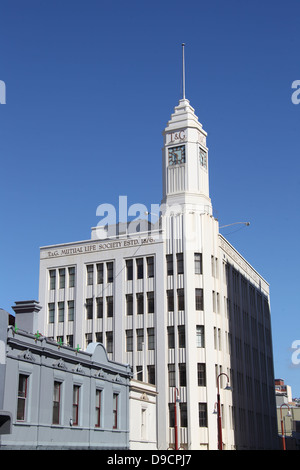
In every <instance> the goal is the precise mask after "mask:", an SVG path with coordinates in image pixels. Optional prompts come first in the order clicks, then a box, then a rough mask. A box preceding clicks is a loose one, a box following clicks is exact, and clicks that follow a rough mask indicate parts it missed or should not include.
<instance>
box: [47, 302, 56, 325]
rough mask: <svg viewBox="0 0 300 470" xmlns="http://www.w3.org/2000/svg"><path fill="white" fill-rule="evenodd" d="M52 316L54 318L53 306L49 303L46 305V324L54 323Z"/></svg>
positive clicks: (52, 303)
mask: <svg viewBox="0 0 300 470" xmlns="http://www.w3.org/2000/svg"><path fill="white" fill-rule="evenodd" d="M54 316H55V304H54V302H51V303H50V304H48V322H49V323H54Z"/></svg>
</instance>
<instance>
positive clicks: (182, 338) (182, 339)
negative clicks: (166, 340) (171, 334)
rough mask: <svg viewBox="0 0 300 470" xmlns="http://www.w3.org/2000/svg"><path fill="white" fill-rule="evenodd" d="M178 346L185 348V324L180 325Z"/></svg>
mask: <svg viewBox="0 0 300 470" xmlns="http://www.w3.org/2000/svg"><path fill="white" fill-rule="evenodd" d="M178 346H179V348H185V326H184V325H180V326H178Z"/></svg>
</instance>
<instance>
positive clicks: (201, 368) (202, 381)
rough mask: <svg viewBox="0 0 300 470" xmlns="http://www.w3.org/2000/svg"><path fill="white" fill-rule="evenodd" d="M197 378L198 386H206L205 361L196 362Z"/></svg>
mask: <svg viewBox="0 0 300 470" xmlns="http://www.w3.org/2000/svg"><path fill="white" fill-rule="evenodd" d="M197 378H198V386H199V387H206V366H205V363H202V362H198V364H197Z"/></svg>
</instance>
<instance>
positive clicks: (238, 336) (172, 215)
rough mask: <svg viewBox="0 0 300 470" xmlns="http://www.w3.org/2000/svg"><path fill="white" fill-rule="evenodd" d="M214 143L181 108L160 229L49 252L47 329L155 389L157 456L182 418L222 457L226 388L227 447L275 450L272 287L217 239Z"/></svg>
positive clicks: (194, 436)
mask: <svg viewBox="0 0 300 470" xmlns="http://www.w3.org/2000/svg"><path fill="white" fill-rule="evenodd" d="M206 136H207V134H206V132H205V131H204V130H203V128H202V125H201V124H200V123H199V121H198V118H197V116H196V115H195V113H194V109H193V108H192V107H191V106H190V103H189V101H188V100H186V99H182V100H180V101H179V105H178V106H177V107H176V108H175V111H174V113H173V114H172V116H171V119H170V121H169V122H168V124H167V126H166V128H165V131H164V147H163V156H162V157H163V158H162V168H163V198H162V204H161V206H160V219H159V222H158V223H157V224H156V225H153V224H148V223H147V222H145V221H144V225H143V223H141V224H140V225H138V224H137V223H135V224H128V225H126V224H120V225H117V226H116V227H108V229H107V230H106V229H105V228H103V227H102V228H99V227H95V228H94V229H92V236H91V239H90V240H87V241H80V242H74V243H68V244H64V245H53V246H48V247H43V248H41V252H40V291H39V302H40V304H41V305H42V307H43V309H42V311H41V313H40V314H39V318H40V319H41V320H40V321H39V324H38V329H39V331H41V332H42V333H43V334H44V335H46V336H50V337H53V338H55V339H56V340H62V341H63V342H64V343H69V344H72V345H73V346H74V347H76V346H77V345H78V346H79V347H81V348H85V347H86V345H87V344H88V343H89V342H92V341H99V342H103V344H104V345H105V347H106V349H107V352H108V356H109V358H110V359H112V360H115V361H118V362H122V363H129V364H130V365H131V366H132V367H133V373H134V374H135V377H136V378H137V379H139V380H144V381H146V382H149V383H155V385H156V387H157V392H158V396H157V403H158V413H157V439H158V448H159V449H167V448H169V447H174V444H175V429H176V426H175V425H176V422H175V416H177V424H178V442H179V445H180V447H182V448H186V449H194V450H196V449H217V447H218V429H217V416H216V414H215V412H214V410H215V407H216V401H217V382H218V383H219V385H220V399H221V410H222V427H223V433H222V440H223V443H224V448H225V449H235V448H239V449H240V448H245V449H251V448H276V445H277V440H276V407H275V394H274V375H273V355H272V338H271V324H270V309H269V285H268V283H267V282H266V281H265V280H264V279H263V278H262V277H261V276H260V275H259V274H258V273H257V272H256V271H255V269H254V268H253V267H252V266H251V265H250V264H249V263H248V262H247V261H246V260H245V259H244V258H243V257H242V256H241V255H240V254H239V253H238V252H237V251H236V250H235V249H234V247H233V246H231V245H230V244H229V243H228V242H227V241H226V240H225V238H224V237H223V236H222V235H221V234H220V233H219V226H218V221H217V220H216V219H215V218H214V217H213V215H212V214H213V211H212V204H211V200H210V196H209V171H208V168H209V161H208V149H207V146H206ZM132 225H138V226H137V227H132ZM112 229H116V233H114V234H111V230H112ZM220 373H222V374H226V375H227V376H228V378H229V380H230V385H231V387H232V391H227V390H226V391H225V390H224V386H225V385H226V380H225V379H227V377H225V375H222V376H219V374H220ZM218 376H219V379H217V377H218ZM176 395H177V396H178V397H179V400H180V401H179V403H177V401H176V400H175V397H176ZM174 402H176V405H175V406H176V413H175V412H174Z"/></svg>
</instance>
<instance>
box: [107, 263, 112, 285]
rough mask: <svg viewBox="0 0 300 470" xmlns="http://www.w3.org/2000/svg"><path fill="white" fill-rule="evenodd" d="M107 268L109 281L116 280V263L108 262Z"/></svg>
mask: <svg viewBox="0 0 300 470" xmlns="http://www.w3.org/2000/svg"><path fill="white" fill-rule="evenodd" d="M106 270H107V282H108V283H109V282H113V281H114V263H113V262H112V261H110V262H109V263H106Z"/></svg>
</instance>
